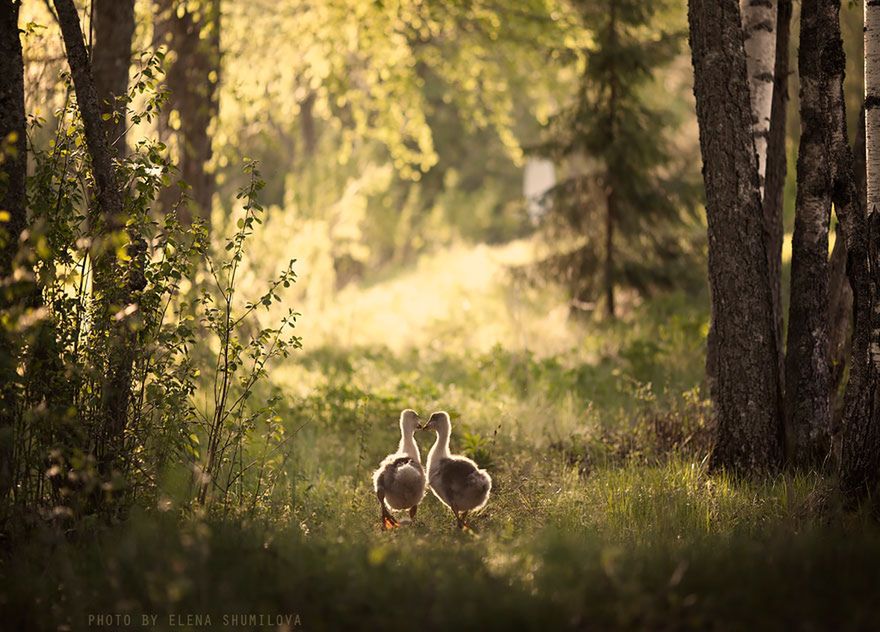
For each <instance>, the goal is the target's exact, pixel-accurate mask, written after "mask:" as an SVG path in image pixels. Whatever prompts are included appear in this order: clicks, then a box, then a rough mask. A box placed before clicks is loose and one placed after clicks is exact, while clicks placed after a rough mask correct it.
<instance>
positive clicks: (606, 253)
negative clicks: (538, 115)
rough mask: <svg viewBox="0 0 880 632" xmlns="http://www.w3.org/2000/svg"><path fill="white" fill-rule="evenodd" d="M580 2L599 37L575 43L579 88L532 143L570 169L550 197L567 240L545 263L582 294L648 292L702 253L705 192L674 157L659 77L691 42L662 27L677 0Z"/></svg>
mask: <svg viewBox="0 0 880 632" xmlns="http://www.w3.org/2000/svg"><path fill="white" fill-rule="evenodd" d="M574 4H575V6H576V7H577V11H578V12H579V14H580V18H581V20H582V24H583V28H585V29H587V30H588V31H589V32H590V33H592V34H593V38H592V43H591V44H590V45H587V46H584V47H583V48H577V49H573V50H571V51H570V54H571V59H572V62H573V63H574V64H575V66H576V68H577V73H578V77H579V83H578V86H577V90H576V94H575V95H573V97H572V98H571V99H569V101H568V105H566V106H564V107H563V108H561V109H560V110H559V112H557V113H556V114H554V116H553V117H552V118H551V119H550V121H549V123H548V125H547V129H546V131H545V134H546V140H545V142H544V143H543V144H542V145H540V146H539V147H537V148H536V149H535V151H537V152H538V153H541V154H544V155H547V156H550V157H552V158H554V159H555V160H557V161H564V163H565V166H566V171H568V172H570V173H573V175H571V176H570V177H566V178H564V179H562V180H561V181H560V182H559V183H558V184H557V185H556V186H555V187H554V188H552V189H551V190H550V191H549V192H548V193H547V194H546V196H547V198H548V208H549V215H548V217H547V218H546V221H545V224H546V226H547V228H548V229H549V230H550V232H551V234H553V235H554V236H555V237H556V238H557V239H559V237H560V236H562V237H563V241H562V242H561V245H557V246H556V247H555V248H554V250H555V252H554V253H553V254H552V255H551V256H550V257H548V259H547V260H545V262H544V264H543V266H541V267H542V269H543V272H544V273H545V274H546V275H549V276H550V277H551V278H555V279H557V280H561V281H564V282H565V284H566V285H567V286H568V287H569V288H570V292H571V296H572V297H573V298H574V299H576V300H578V301H581V302H585V303H588V302H591V301H594V300H595V299H596V298H597V297H598V296H599V295H600V289H601V290H603V291H605V292H610V291H612V290H613V287H615V286H623V287H626V288H631V289H634V290H636V291H637V292H639V293H640V294H642V295H645V294H649V293H651V292H652V291H653V290H655V289H656V288H658V287H661V288H669V287H675V286H677V285H678V286H680V285H681V284H682V282H683V281H685V280H686V279H688V278H693V275H692V274H690V273H689V269H691V268H692V265H691V264H692V262H693V260H694V257H695V256H696V257H698V256H699V248H698V247H697V248H695V247H694V245H693V244H692V243H691V242H692V241H693V240H694V237H695V235H696V234H697V231H696V230H695V229H696V228H698V225H696V224H694V223H693V221H692V220H693V219H694V217H695V213H696V202H697V199H698V191H699V189H698V186H697V183H696V180H695V178H694V176H695V173H694V170H693V168H692V164H690V163H688V162H687V161H686V159H685V160H683V159H682V158H681V156H676V153H677V150H676V149H675V145H674V142H673V141H674V138H673V136H674V134H675V133H676V132H677V128H678V125H679V121H678V120H676V118H675V116H674V115H673V114H672V111H671V99H670V98H669V96H666V97H665V98H664V97H663V96H662V95H661V94H660V92H661V90H660V89H658V88H656V87H655V85H654V84H655V82H656V81H657V76H658V75H659V73H660V72H661V71H662V70H664V69H666V68H667V67H668V66H669V65H670V64H671V63H672V62H673V61H674V60H675V59H676V57H677V56H678V55H679V53H680V47H681V44H682V42H683V37H682V35H681V32H680V31H676V30H675V27H671V28H669V27H666V26H664V21H666V22H668V21H669V15H668V14H669V13H670V6H671V5H670V4H669V3H663V2H660V3H658V2H649V3H646V2H639V1H631V0H609V2H602V3H595V2H589V1H584V2H575V3H574ZM652 88H653V89H652ZM687 220H690V224H691V225H690V226H688V221H687ZM688 229H689V230H688ZM609 233H610V234H609ZM609 239H610V240H611V245H610V247H609V245H608V243H607V242H608V240H609ZM697 241H699V240H697ZM609 268H610V269H609Z"/></svg>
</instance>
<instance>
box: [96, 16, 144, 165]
mask: <svg viewBox="0 0 880 632" xmlns="http://www.w3.org/2000/svg"><path fill="white" fill-rule="evenodd" d="M94 2H95V8H94V20H95V45H94V48H93V49H92V71H93V73H94V77H95V90H96V91H97V93H98V99H100V103H101V112H102V114H111V115H112V116H111V118H110V119H108V120H107V121H106V123H105V126H106V128H107V138H108V140H109V142H110V146H111V147H113V148H115V149H116V152H117V153H118V154H119V156H124V155H125V153H126V152H125V130H126V121H125V113H126V110H127V106H128V71H129V67H130V66H131V38H132V37H133V36H134V0H94Z"/></svg>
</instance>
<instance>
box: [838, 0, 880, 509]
mask: <svg viewBox="0 0 880 632" xmlns="http://www.w3.org/2000/svg"><path fill="white" fill-rule="evenodd" d="M864 38H865V191H866V202H867V204H866V207H865V209H864V212H858V213H849V212H847V210H848V209H847V207H846V206H843V207H842V208H840V210H839V211H838V212H841V213H842V214H841V223H842V225H843V227H844V231H845V234H846V248H847V255H848V257H847V258H848V261H847V267H848V274H849V279H850V286H851V287H852V291H853V335H852V359H851V362H850V373H849V381H848V382H847V386H846V394H845V397H844V413H843V424H842V425H843V427H842V440H841V454H840V472H839V473H840V486H841V490H842V491H843V493H844V495H845V496H846V497H847V498H848V500H849V501H850V502H853V501H856V500H858V499H860V498H863V497H865V496H868V495H870V494H872V493H873V492H874V491H875V490H876V487H877V482H878V459H880V456H878V455H880V432H878V428H880V419H878V416H880V415H878V408H880V406H878V404H880V402H878V393H877V377H878V363H880V339H878V338H880V318H878V314H877V309H878V307H880V304H878V303H880V302H878V300H877V285H878V279H877V271H878V270H880V268H878V261H877V236H878V213H877V205H878V203H880V179H878V176H880V0H866V2H865V27H864ZM828 57H829V59H828V61H827V63H829V64H831V63H832V62H835V61H836V62H837V63H838V64H840V63H842V62H841V61H840V59H835V57H834V56H831V55H829V56H828ZM838 57H841V56H840V55H838ZM835 96H836V95H835ZM840 100H841V101H842V98H840ZM835 110H841V111H842V110H843V105H842V104H840V105H839V106H838V107H836V108H835ZM837 116H838V118H842V117H843V116H844V115H843V114H840V113H839V112H838V113H837ZM853 179H854V178H853ZM836 188H837V187H836ZM836 188H835V189H836ZM841 188H842V187H841ZM854 189H855V185H853V186H851V187H848V188H847V189H845V190H844V193H846V192H847V191H849V192H850V195H852V196H853V197H855V204H858V202H859V196H858V194H857V192H855V190H854ZM835 192H837V191H836V190H835ZM835 206H837V200H835ZM859 210H861V209H859Z"/></svg>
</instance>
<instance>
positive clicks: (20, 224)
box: [0, 0, 27, 503]
mask: <svg viewBox="0 0 880 632" xmlns="http://www.w3.org/2000/svg"><path fill="white" fill-rule="evenodd" d="M20 6H21V5H20V4H19V3H18V2H13V1H11V0H0V148H2V150H0V211H2V212H5V213H7V214H8V219H7V220H6V221H5V222H4V223H3V225H2V229H3V231H4V232H5V233H6V234H5V236H4V237H3V243H2V247H0V282H5V281H7V280H8V279H9V278H10V276H11V274H12V271H13V267H14V265H13V264H14V261H15V255H16V253H17V252H18V246H19V241H20V236H21V234H22V232H23V231H24V229H25V227H26V225H27V208H26V193H25V182H26V176H27V144H26V135H25V131H26V130H25V111H24V66H23V59H22V51H21V39H20V38H19V32H18V14H19V8H20ZM13 300H14V297H13V296H11V295H10V286H9V285H8V284H6V283H3V287H2V288H0V310H5V309H7V308H8V307H10V304H11V302H12V301H13ZM16 369H17V367H16V361H15V345H14V344H13V341H12V339H11V332H9V331H7V330H6V328H5V327H4V326H2V325H0V503H2V501H3V500H5V499H6V497H7V495H8V494H9V492H10V491H11V489H12V480H13V464H12V454H13V429H14V424H15V419H16V415H17V411H18V400H19V384H18V382H19V380H18V374H17V371H16Z"/></svg>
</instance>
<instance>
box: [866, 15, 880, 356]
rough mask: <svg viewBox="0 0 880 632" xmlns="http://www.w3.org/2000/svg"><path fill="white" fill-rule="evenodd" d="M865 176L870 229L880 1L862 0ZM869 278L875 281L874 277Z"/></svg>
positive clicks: (879, 119) (878, 108)
mask: <svg viewBox="0 0 880 632" xmlns="http://www.w3.org/2000/svg"><path fill="white" fill-rule="evenodd" d="M865 178H866V181H865V184H866V187H865V188H866V193H867V208H866V209H865V213H866V215H867V222H866V225H867V227H868V230H869V231H871V230H873V226H874V214H875V213H876V212H877V206H878V205H880V0H865ZM872 263H873V264H876V263H877V262H876V261H874V262H872ZM875 274H876V273H875ZM872 281H873V282H876V279H872ZM878 312H880V301H876V300H875V304H874V319H873V320H874V326H873V328H872V331H871V342H870V353H871V358H872V360H873V362H874V365H875V366H880V331H878V329H877V323H878V322H880V314H878Z"/></svg>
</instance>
